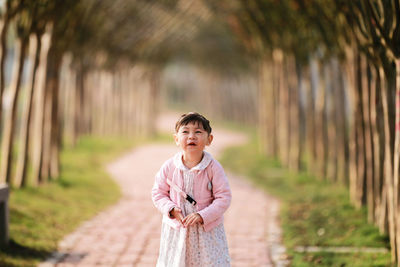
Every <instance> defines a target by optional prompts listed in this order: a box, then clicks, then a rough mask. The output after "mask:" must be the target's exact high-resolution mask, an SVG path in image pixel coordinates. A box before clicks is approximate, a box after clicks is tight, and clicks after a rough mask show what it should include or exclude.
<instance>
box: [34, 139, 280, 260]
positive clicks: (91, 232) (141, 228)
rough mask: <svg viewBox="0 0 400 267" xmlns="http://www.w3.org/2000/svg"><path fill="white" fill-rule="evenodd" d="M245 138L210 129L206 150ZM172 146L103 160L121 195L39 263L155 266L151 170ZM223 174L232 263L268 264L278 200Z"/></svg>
mask: <svg viewBox="0 0 400 267" xmlns="http://www.w3.org/2000/svg"><path fill="white" fill-rule="evenodd" d="M245 141H246V139H245V138H244V136H241V135H238V134H235V133H231V132H225V131H215V132H214V143H213V144H212V146H211V147H210V149H208V151H210V152H211V153H212V154H213V155H214V156H215V157H218V154H219V153H220V151H221V150H222V149H223V148H224V147H226V146H228V145H232V144H239V143H242V142H245ZM171 143H172V142H171ZM176 151H177V148H176V147H175V146H174V145H164V144H151V145H146V146H142V147H139V148H136V149H135V150H133V151H131V152H130V153H127V154H126V155H124V156H122V157H121V158H119V159H117V160H116V161H115V162H113V163H111V164H110V165H108V166H107V170H108V171H109V173H110V174H111V175H112V177H113V178H114V179H115V180H116V182H117V183H118V184H119V185H120V186H121V189H122V191H123V197H122V198H121V199H120V201H119V202H118V203H117V204H115V205H114V206H112V207H110V208H108V209H107V210H105V211H103V212H101V213H100V214H98V215H97V216H96V217H94V218H93V219H92V220H90V221H87V222H85V223H83V224H82V225H81V226H80V227H79V228H78V229H76V231H75V232H73V233H71V234H70V235H68V236H66V237H65V238H64V240H62V241H61V242H60V243H59V249H58V252H55V253H54V254H53V256H52V257H51V258H49V259H48V260H47V261H46V262H43V263H41V264H40V265H39V266H40V267H46V266H58V267H62V266H87V267H90V266H121V267H122V266H155V263H156V261H157V255H158V246H159V235H160V228H161V214H159V212H158V211H157V210H156V209H155V207H154V206H153V204H152V202H151V198H150V191H151V187H152V185H153V182H154V175H155V173H156V172H157V171H158V169H159V168H160V166H161V164H162V163H163V162H164V161H165V160H166V159H168V158H169V157H171V156H172V155H173V154H175V153H176ZM228 179H229V181H230V185H231V189H232V194H233V199H232V205H231V207H230V208H229V209H228V212H227V213H226V214H225V230H226V233H227V238H228V244H229V251H230V255H231V258H232V266H246V267H251V266H273V265H272V259H273V257H274V255H270V253H271V252H272V253H273V254H276V253H275V252H276V251H279V239H280V234H279V227H278V226H277V222H276V217H277V213H278V210H279V206H278V202H277V201H276V200H275V199H273V198H271V197H269V196H268V195H266V194H265V193H264V192H262V191H260V190H258V189H256V188H255V187H253V186H251V185H250V184H249V183H248V182H246V181H245V180H244V179H241V178H240V177H237V176H236V175H233V174H230V173H228ZM277 246H278V250H277V249H276V247H277ZM271 256H272V257H271Z"/></svg>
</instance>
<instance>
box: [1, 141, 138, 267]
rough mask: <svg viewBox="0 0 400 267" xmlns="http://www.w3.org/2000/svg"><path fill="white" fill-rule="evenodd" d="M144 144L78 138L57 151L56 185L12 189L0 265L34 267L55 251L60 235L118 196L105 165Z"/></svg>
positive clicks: (54, 183) (109, 203) (118, 193)
mask: <svg viewBox="0 0 400 267" xmlns="http://www.w3.org/2000/svg"><path fill="white" fill-rule="evenodd" d="M143 141H144V140H139V139H137V140H133V139H128V138H125V139H124V138H120V137H118V138H93V137H83V138H81V139H80V141H79V142H78V144H77V146H76V147H75V148H66V149H63V151H62V152H61V155H60V161H61V173H60V177H59V178H58V179H57V180H54V181H51V182H49V183H47V184H44V185H42V186H40V187H37V188H34V187H32V186H28V187H27V188H23V189H19V190H12V191H11V194H10V199H9V209H10V224H9V231H10V243H9V245H8V246H6V247H2V248H1V250H0V266H18V267H22V266H35V265H37V263H39V262H40V261H42V260H44V259H45V258H46V257H47V256H48V255H49V254H50V253H51V252H53V251H54V250H56V248H57V243H58V241H60V240H61V239H62V238H63V236H65V235H66V234H68V233H70V232H72V231H73V230H74V229H75V228H76V227H77V226H79V224H80V223H81V222H83V221H85V220H87V219H90V218H91V217H93V216H94V215H95V214H96V213H98V212H100V211H101V210H103V209H104V208H106V207H107V206H109V205H111V204H113V203H115V202H116V201H117V200H118V199H119V197H120V196H121V192H120V189H119V187H118V186H117V185H116V184H115V183H114V181H113V180H112V179H111V177H110V176H109V175H108V174H107V173H106V170H105V168H104V166H105V164H106V163H107V162H109V161H111V160H112V159H114V158H115V157H116V156H118V155H120V154H121V153H122V152H125V151H127V150H128V149H131V148H132V147H134V146H135V145H137V144H138V143H141V142H143Z"/></svg>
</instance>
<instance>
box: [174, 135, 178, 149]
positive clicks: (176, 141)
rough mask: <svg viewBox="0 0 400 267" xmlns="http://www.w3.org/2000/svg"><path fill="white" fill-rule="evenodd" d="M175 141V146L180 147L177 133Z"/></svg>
mask: <svg viewBox="0 0 400 267" xmlns="http://www.w3.org/2000/svg"><path fill="white" fill-rule="evenodd" d="M174 140H175V144H176V145H177V146H179V142H178V141H179V140H178V135H177V134H176V133H175V134H174Z"/></svg>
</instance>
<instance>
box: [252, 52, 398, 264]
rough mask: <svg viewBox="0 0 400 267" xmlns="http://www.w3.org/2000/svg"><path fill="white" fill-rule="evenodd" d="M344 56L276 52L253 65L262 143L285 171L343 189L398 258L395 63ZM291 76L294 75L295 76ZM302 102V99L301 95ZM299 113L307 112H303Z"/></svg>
mask: <svg viewBox="0 0 400 267" xmlns="http://www.w3.org/2000/svg"><path fill="white" fill-rule="evenodd" d="M346 58H347V59H346V60H344V61H342V62H340V61H339V60H338V59H336V58H331V59H328V60H327V59H318V58H311V59H309V61H308V63H306V64H304V63H302V64H298V63H296V62H295V61H294V59H293V58H292V57H290V56H287V55H283V54H282V53H281V52H280V51H275V53H273V54H272V56H271V57H265V58H264V60H263V61H262V62H261V63H260V65H259V66H260V70H259V90H260V92H259V98H258V99H259V101H260V103H259V105H258V106H259V108H260V110H259V124H260V134H261V139H262V142H263V147H264V150H265V152H266V153H267V154H268V155H271V156H274V157H277V158H278V159H279V160H280V161H281V162H282V163H283V164H284V165H285V166H287V167H289V168H291V169H295V170H296V169H301V168H302V163H303V162H306V163H307V164H306V167H307V169H308V171H310V172H311V173H313V174H314V175H316V176H317V177H321V178H325V179H328V180H330V181H332V182H339V183H341V184H344V185H348V186H349V192H350V200H351V202H352V203H353V204H354V205H355V206H356V207H357V208H360V207H361V206H363V205H365V206H367V210H368V221H369V222H371V223H374V224H376V225H377V226H378V227H379V229H380V231H381V232H382V233H385V232H388V233H389V236H390V244H391V247H392V257H393V261H394V262H395V261H397V259H398V258H397V255H400V223H399V212H400V203H399V202H400V199H399V190H400V188H399V187H400V185H399V183H400V182H399V172H400V168H399V165H400V73H399V72H400V61H399V60H395V61H394V62H395V64H386V65H385V64H383V65H380V64H377V62H373V61H372V60H371V59H370V58H368V57H367V56H366V55H364V54H362V53H360V51H358V50H356V49H354V50H348V51H347V55H346ZM293 77H297V79H294V78H293ZM305 99H307V100H305ZM305 113H306V114H307V116H305Z"/></svg>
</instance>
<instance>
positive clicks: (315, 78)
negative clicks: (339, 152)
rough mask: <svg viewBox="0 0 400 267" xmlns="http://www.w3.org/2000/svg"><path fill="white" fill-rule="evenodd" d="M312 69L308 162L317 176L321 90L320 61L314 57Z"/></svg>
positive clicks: (311, 59) (310, 67)
mask: <svg viewBox="0 0 400 267" xmlns="http://www.w3.org/2000/svg"><path fill="white" fill-rule="evenodd" d="M309 69H310V90H309V91H308V102H309V104H308V109H307V122H308V123H307V140H308V141H307V144H308V147H309V153H310V157H309V160H308V163H309V166H310V169H311V173H313V174H317V173H318V172H317V170H318V169H317V165H318V164H317V163H318V158H317V155H318V154H317V136H318V135H317V113H316V107H315V106H316V98H317V92H318V90H319V88H318V87H319V68H318V61H317V60H316V58H314V56H311V57H310V58H309Z"/></svg>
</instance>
